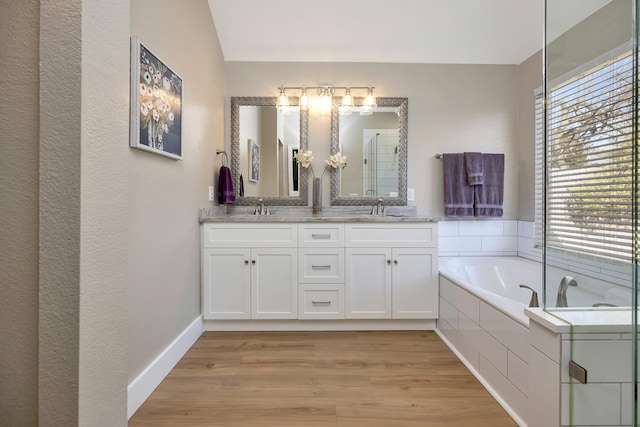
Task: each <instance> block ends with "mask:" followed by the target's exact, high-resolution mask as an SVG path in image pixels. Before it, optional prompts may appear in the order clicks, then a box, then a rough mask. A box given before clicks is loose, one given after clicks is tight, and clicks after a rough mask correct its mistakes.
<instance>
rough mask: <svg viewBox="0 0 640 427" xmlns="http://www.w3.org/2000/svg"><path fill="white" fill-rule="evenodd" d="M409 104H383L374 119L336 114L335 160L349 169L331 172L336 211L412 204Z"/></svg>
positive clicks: (386, 101) (333, 122) (335, 108)
mask: <svg viewBox="0 0 640 427" xmlns="http://www.w3.org/2000/svg"><path fill="white" fill-rule="evenodd" d="M408 104H409V100H408V98H378V99H377V106H376V107H375V108H374V109H373V113H372V114H368V115H362V114H360V111H359V109H358V108H357V107H356V108H354V109H353V112H352V113H351V114H348V115H345V114H340V113H339V108H338V106H337V105H333V107H332V110H331V154H335V153H337V152H341V153H342V154H343V155H344V156H347V162H348V165H347V167H346V168H344V169H342V170H332V172H331V205H334V206H362V205H373V204H375V203H376V202H377V200H378V199H382V200H383V203H384V204H385V205H389V206H406V204H407V130H408Z"/></svg>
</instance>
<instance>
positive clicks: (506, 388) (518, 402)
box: [478, 355, 528, 420]
mask: <svg viewBox="0 0 640 427" xmlns="http://www.w3.org/2000/svg"><path fill="white" fill-rule="evenodd" d="M478 371H479V372H480V375H482V376H483V377H484V379H485V380H486V381H487V382H488V383H489V384H491V387H493V389H494V390H495V391H496V392H497V393H498V395H500V397H501V398H502V399H503V400H504V401H505V402H506V403H507V405H509V407H511V409H512V410H513V412H515V413H516V414H517V415H518V417H520V418H521V419H522V420H526V419H527V412H528V402H527V397H526V396H525V395H524V394H523V393H521V392H520V390H518V389H517V388H516V387H515V386H514V385H513V384H511V382H509V381H508V380H507V378H506V377H504V376H503V375H502V374H501V373H500V372H499V371H497V370H496V369H495V367H494V366H493V365H492V364H491V363H489V361H487V360H486V359H485V358H483V357H482V355H481V356H480V367H479V369H478Z"/></svg>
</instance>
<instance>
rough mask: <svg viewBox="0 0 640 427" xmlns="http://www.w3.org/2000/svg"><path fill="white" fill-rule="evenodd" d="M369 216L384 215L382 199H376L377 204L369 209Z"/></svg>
mask: <svg viewBox="0 0 640 427" xmlns="http://www.w3.org/2000/svg"><path fill="white" fill-rule="evenodd" d="M371 215H384V205H383V204H382V199H378V203H376V205H375V206H372V207H371Z"/></svg>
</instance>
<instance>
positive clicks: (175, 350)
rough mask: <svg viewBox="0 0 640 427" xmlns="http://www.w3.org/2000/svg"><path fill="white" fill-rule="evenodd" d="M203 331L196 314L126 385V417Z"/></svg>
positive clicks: (200, 317)
mask: <svg viewBox="0 0 640 427" xmlns="http://www.w3.org/2000/svg"><path fill="white" fill-rule="evenodd" d="M203 332H204V322H203V321H202V316H198V317H197V318H196V319H195V320H194V321H193V322H191V324H190V325H189V326H187V327H186V329H185V330H184V331H182V332H181V333H180V335H178V337H177V338H176V339H175V340H173V342H172V343H171V344H169V345H168V346H167V348H165V349H164V350H163V351H162V353H160V355H159V356H158V357H156V358H155V359H154V360H153V362H151V363H150V364H149V365H148V366H147V367H146V368H145V369H144V371H142V373H140V375H138V376H137V377H136V378H135V379H134V380H133V381H131V383H130V384H129V386H128V387H127V419H129V418H131V417H132V416H133V414H135V412H136V411H137V410H138V408H140V406H141V405H142V404H143V403H144V401H145V400H147V398H148V397H149V396H150V395H151V393H153V390H155V389H156V387H158V385H159V384H160V383H161V382H162V380H163V379H164V378H165V377H166V376H167V375H168V374H169V372H170V371H171V369H173V367H174V366H175V365H176V364H177V363H178V362H179V361H180V359H181V358H182V356H184V354H185V353H186V352H187V351H188V350H189V349H190V348H191V346H192V345H193V344H194V343H195V342H196V341H197V339H198V338H199V337H200V335H202V333H203Z"/></svg>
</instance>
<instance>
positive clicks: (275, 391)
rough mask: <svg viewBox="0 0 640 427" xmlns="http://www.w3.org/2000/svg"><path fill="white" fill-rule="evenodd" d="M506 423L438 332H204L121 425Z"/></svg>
mask: <svg viewBox="0 0 640 427" xmlns="http://www.w3.org/2000/svg"><path fill="white" fill-rule="evenodd" d="M143 426H144V427H148V426H154V427H162V426H171V427H182V426H189V427H196V426H211V427H238V426H243V427H262V426H269V427H271V426H273V427H276V426H277V427H294V426H295V427H320V426H323V427H324V426H340V427H356V426H357V427H393V426H402V427H414V426H416V427H417V426H420V427H431V426H434V427H435V426H455V427H464V426H474V427H479V426H491V427H501V426H516V423H515V422H514V421H513V420H512V419H511V418H510V417H509V416H508V415H507V413H506V412H505V411H504V410H503V409H502V407H500V405H498V403H497V402H496V401H495V400H494V399H493V398H492V397H491V395H490V394H489V393H488V392H487V391H486V390H485V389H484V388H483V387H482V385H480V383H479V382H478V381H477V380H476V379H475V378H474V377H473V375H472V374H471V373H470V372H469V371H468V370H467V369H466V368H465V366H464V365H463V364H462V363H461V362H460V361H459V360H458V359H457V358H456V357H455V355H454V354H453V353H452V352H451V351H450V350H449V349H448V348H447V346H446V345H445V344H444V343H443V342H442V341H441V340H440V338H439V337H438V336H437V335H436V334H435V333H434V332H431V331H416V332H409V331H407V332H404V331H401V332H397V331H393V332H206V333H205V334H203V335H202V337H200V338H199V339H198V341H197V342H196V343H195V344H194V345H193V347H192V348H191V349H190V350H189V351H188V352H187V354H186V355H185V356H184V357H183V358H182V360H181V361H180V362H179V363H178V364H177V365H176V366H175V368H174V369H173V370H172V371H171V373H170V374H169V375H168V376H167V377H166V378H165V380H164V381H163V382H162V383H161V384H160V386H158V388H157V389H156V390H155V391H154V392H153V394H152V395H151V396H150V397H149V399H147V401H146V402H145V403H144V404H143V405H142V406H141V407H140V409H139V410H138V411H137V412H136V413H135V415H134V416H133V417H131V420H130V421H129V427H143Z"/></svg>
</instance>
